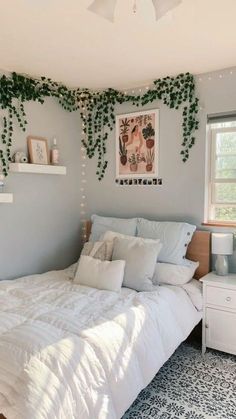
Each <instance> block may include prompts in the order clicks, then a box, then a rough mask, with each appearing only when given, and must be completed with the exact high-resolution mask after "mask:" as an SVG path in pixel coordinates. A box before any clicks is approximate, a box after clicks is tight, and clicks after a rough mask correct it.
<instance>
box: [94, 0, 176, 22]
mask: <svg viewBox="0 0 236 419" xmlns="http://www.w3.org/2000/svg"><path fill="white" fill-rule="evenodd" d="M151 1H152V4H153V7H154V10H155V16H156V20H159V19H160V18H161V17H163V16H164V15H165V14H166V13H168V12H169V11H170V10H172V9H174V8H175V7H177V6H178V5H179V4H180V3H181V2H182V0H151ZM116 4H117V0H93V2H92V3H91V4H90V6H89V7H88V10H90V11H91V12H93V13H95V14H96V15H98V16H101V17H103V18H105V19H107V20H109V21H110V22H114V14H115V8H116ZM136 12H137V3H136V0H134V4H133V13H134V14H136Z"/></svg>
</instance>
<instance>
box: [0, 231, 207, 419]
mask: <svg viewBox="0 0 236 419" xmlns="http://www.w3.org/2000/svg"><path fill="white" fill-rule="evenodd" d="M89 230H90V223H87V234H89ZM209 246H210V234H209V233H208V232H200V231H197V232H196V233H195V234H194V236H193V239H192V241H191V243H190V245H189V247H188V257H189V258H190V259H192V260H199V262H200V266H199V268H198V271H197V272H196V276H197V277H198V278H200V277H201V276H203V275H205V274H206V273H207V272H208V271H209V254H210V253H209ZM70 278H71V271H70V269H66V270H63V271H52V272H48V273H46V274H42V275H33V276H29V277H24V278H20V279H17V280H15V281H2V282H0V307H1V309H0V316H1V317H0V318H1V321H0V413H1V414H2V415H4V416H1V414H0V418H4V417H6V418H7V419H46V418H47V419H48V418H50V419H88V418H89V419H93V418H94V419H95V418H96V419H118V418H121V417H122V415H123V414H124V413H125V411H126V410H127V409H128V407H129V406H130V405H131V404H132V402H133V401H134V400H135V398H136V397H137V395H138V393H139V392H140V391H141V390H142V389H143V388H144V387H146V385H147V384H148V383H149V382H150V381H151V380H152V378H153V377H154V376H155V374H156V373H157V371H158V370H159V369H160V368H161V366H162V365H163V364H164V363H165V362H166V360H167V359H168V358H169V357H170V356H171V355H172V353H173V352H174V351H175V349H176V348H177V347H178V345H179V344H180V343H181V342H182V341H183V340H185V339H186V338H187V336H188V335H189V334H190V332H191V331H192V329H193V328H194V327H195V326H196V325H197V324H198V323H199V321H200V320H201V317H202V313H201V312H199V311H197V310H196V308H195V307H194V305H193V303H192V302H191V300H190V298H189V296H188V295H187V293H186V292H185V290H184V289H182V288H180V287H171V286H166V287H164V286H163V287H160V288H159V290H158V291H157V292H146V293H143V292H140V293H137V292H136V291H133V290H130V289H127V288H123V289H122V292H121V294H118V293H114V292H110V291H102V290H95V289H93V288H88V287H84V286H80V285H76V284H73V282H72V280H71V279H70Z"/></svg>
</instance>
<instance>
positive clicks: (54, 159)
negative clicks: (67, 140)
mask: <svg viewBox="0 0 236 419" xmlns="http://www.w3.org/2000/svg"><path fill="white" fill-rule="evenodd" d="M59 156H60V153H59V148H58V145H57V139H56V138H53V145H52V147H51V150H50V160H51V164H53V165H54V166H57V165H59Z"/></svg>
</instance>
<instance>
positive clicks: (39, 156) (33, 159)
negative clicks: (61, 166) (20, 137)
mask: <svg viewBox="0 0 236 419" xmlns="http://www.w3.org/2000/svg"><path fill="white" fill-rule="evenodd" d="M27 144H28V151H29V157H30V163H33V164H49V152H48V142H47V139H46V138H42V137H34V136H28V137H27Z"/></svg>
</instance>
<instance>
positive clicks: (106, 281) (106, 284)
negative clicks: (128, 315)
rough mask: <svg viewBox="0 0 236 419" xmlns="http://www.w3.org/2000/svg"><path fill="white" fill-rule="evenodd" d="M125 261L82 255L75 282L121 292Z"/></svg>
mask: <svg viewBox="0 0 236 419" xmlns="http://www.w3.org/2000/svg"><path fill="white" fill-rule="evenodd" d="M124 269H125V261H124V260H114V261H112V262H110V261H101V260H99V259H94V258H93V257H91V256H81V257H80V260H79V263H78V268H77V272H76V274H75V279H74V282H75V283H76V284H79V285H85V286H87V287H91V288H97V289H100V290H108V291H115V292H120V290H121V285H122V282H123V277H124Z"/></svg>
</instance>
